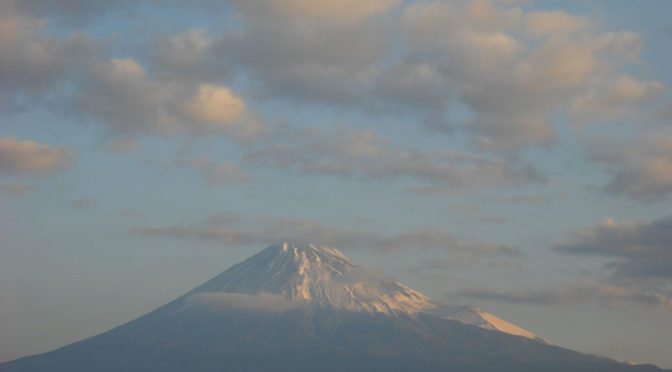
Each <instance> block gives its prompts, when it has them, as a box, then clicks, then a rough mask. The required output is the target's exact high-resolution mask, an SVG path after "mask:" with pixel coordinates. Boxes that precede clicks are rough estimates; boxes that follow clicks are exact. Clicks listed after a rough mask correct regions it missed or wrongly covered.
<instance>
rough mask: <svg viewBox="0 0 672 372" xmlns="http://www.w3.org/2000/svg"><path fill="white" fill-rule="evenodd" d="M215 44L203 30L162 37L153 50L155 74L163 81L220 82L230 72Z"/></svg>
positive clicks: (151, 58)
mask: <svg viewBox="0 0 672 372" xmlns="http://www.w3.org/2000/svg"><path fill="white" fill-rule="evenodd" d="M220 52H221V51H220V50H219V48H218V46H217V44H216V40H215V39H214V38H212V37H210V36H209V35H208V34H207V33H206V32H205V31H204V30H203V29H188V30H184V31H180V32H178V33H176V34H174V35H171V36H160V37H159V38H158V39H157V40H156V41H155V42H154V44H153V45H152V47H151V50H150V61H151V66H152V69H153V71H154V72H155V73H156V75H157V76H159V77H160V78H161V79H163V80H178V81H185V80H186V81H196V82H204V81H218V80H219V79H220V78H222V77H227V76H228V75H229V74H230V73H231V71H230V70H231V69H230V67H229V66H228V64H227V60H226V59H225V58H222V57H221V56H220V55H219V53H220Z"/></svg>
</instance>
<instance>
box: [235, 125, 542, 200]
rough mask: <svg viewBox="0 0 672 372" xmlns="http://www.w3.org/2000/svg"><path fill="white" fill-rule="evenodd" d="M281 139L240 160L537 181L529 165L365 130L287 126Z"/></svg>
mask: <svg viewBox="0 0 672 372" xmlns="http://www.w3.org/2000/svg"><path fill="white" fill-rule="evenodd" d="M286 136H287V139H286V141H284V142H285V143H281V144H271V145H267V146H262V147H259V148H256V149H253V150H251V151H250V152H248V153H247V154H246V155H245V158H244V161H245V162H246V163H248V164H251V165H256V166H269V165H270V166H274V167H278V168H288V169H293V170H296V171H298V172H300V173H304V174H328V175H332V176H338V177H363V178H367V179H374V180H386V179H403V178H407V179H414V180H419V181H423V182H426V183H429V186H440V187H448V186H449V187H474V186H476V187H478V186H506V185H520V184H525V183H532V182H538V181H541V180H542V177H541V176H539V174H538V173H537V172H536V171H535V170H534V169H533V168H531V167H530V166H526V165H523V164H517V163H513V162H510V161H507V160H504V159H501V158H496V157H488V156H484V155H473V154H467V153H460V152H456V151H451V150H447V149H445V150H441V151H438V152H435V153H423V152H419V151H414V150H408V149H403V148H398V147H394V146H392V145H390V144H389V142H387V141H386V140H385V139H383V138H380V137H379V136H377V135H375V134H374V133H372V132H369V131H344V130H341V131H338V130H336V131H325V130H322V129H319V128H316V127H304V128H300V129H297V130H290V131H289V133H288V134H287V135H286Z"/></svg>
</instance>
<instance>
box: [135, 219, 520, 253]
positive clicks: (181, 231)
mask: <svg viewBox="0 0 672 372" xmlns="http://www.w3.org/2000/svg"><path fill="white" fill-rule="evenodd" d="M132 233H134V234H139V235H144V236H151V237H162V238H169V239H199V240H209V241H216V242H221V243H225V244H228V245H231V246H241V245H263V244H268V243H270V242H273V241H277V240H278V239H284V240H298V241H309V242H313V243H316V244H324V245H327V246H332V247H335V248H342V249H371V250H375V251H378V252H383V253H392V252H400V251H406V250H412V249H422V250H433V251H436V252H443V253H446V254H451V255H453V256H454V257H455V258H456V259H459V260H461V261H462V262H466V263H469V262H475V261H478V260H480V259H481V258H483V257H488V256H509V257H515V256H518V255H519V254H520V252H519V250H518V249H517V248H514V247H509V246H507V245H503V244H497V243H493V242H487V241H478V240H464V239H460V238H458V237H457V236H456V235H454V234H451V233H448V232H445V231H442V230H438V229H432V228H415V229H412V230H409V231H406V232H403V233H399V234H395V235H380V234H377V233H374V232H369V231H361V230H353V229H342V228H336V227H330V226H325V225H323V224H321V223H319V222H316V221H312V220H295V219H288V218H268V217H267V218H264V219H262V220H260V221H257V222H256V224H254V226H251V224H250V223H249V222H248V221H247V220H246V219H244V218H242V217H241V216H238V215H231V214H224V215H215V216H213V217H211V218H209V219H208V220H206V221H204V222H202V223H198V224H193V225H185V224H183V225H174V226H168V227H143V228H136V229H134V230H132Z"/></svg>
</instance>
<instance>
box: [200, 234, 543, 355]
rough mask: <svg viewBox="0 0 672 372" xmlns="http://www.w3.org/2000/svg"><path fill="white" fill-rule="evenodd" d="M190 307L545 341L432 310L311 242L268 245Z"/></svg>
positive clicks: (470, 310)
mask: <svg viewBox="0 0 672 372" xmlns="http://www.w3.org/2000/svg"><path fill="white" fill-rule="evenodd" d="M190 303H191V304H200V305H210V306H223V307H228V308H238V309H249V310H266V311H276V310H278V309H280V310H285V309H290V308H295V307H298V306H301V305H302V304H318V305H320V306H328V307H332V308H337V309H345V310H353V311H364V312H369V313H384V314H390V313H407V314H415V313H418V312H427V313H432V314H436V315H440V316H442V317H444V318H446V319H449V320H456V321H459V322H462V323H465V324H469V325H474V326H477V327H480V328H484V329H489V330H494V331H499V332H504V333H509V334H512V335H516V336H523V337H527V338H529V339H533V340H537V341H541V342H544V343H548V342H547V341H546V340H544V339H543V338H541V337H539V336H537V335H535V334H534V333H532V332H529V331H527V330H525V329H523V328H521V327H518V326H517V325H515V324H512V323H509V322H507V321H505V320H503V319H500V318H498V317H496V316H494V315H492V314H490V313H487V312H485V311H483V310H481V309H479V308H477V307H467V306H460V307H445V306H441V307H437V305H436V304H435V303H434V302H433V301H432V300H431V299H430V298H429V297H427V296H425V295H423V294H422V293H420V292H417V291H415V290H413V289H411V288H408V287H406V286H405V285H403V284H401V283H399V282H397V281H394V280H392V279H391V278H390V277H388V276H386V275H384V274H382V273H379V272H375V271H373V270H368V269H365V268H363V267H361V266H359V265H357V264H356V263H354V262H352V261H351V260H350V259H349V258H347V257H346V256H345V255H344V254H343V253H342V252H341V251H339V250H337V249H333V248H329V247H326V246H321V245H314V244H298V243H295V242H282V243H280V244H276V245H271V246H270V247H268V248H266V249H265V250H263V251H261V252H259V253H258V254H256V255H254V256H252V257H250V258H249V259H247V260H245V261H243V262H241V263H239V264H237V265H234V266H233V267H231V268H230V269H228V270H226V271H225V272H223V273H221V274H220V275H218V276H216V277H215V278H213V279H212V280H210V281H209V282H207V283H205V284H203V285H202V286H200V287H198V288H196V289H195V290H194V291H192V292H191V301H190Z"/></svg>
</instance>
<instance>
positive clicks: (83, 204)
mask: <svg viewBox="0 0 672 372" xmlns="http://www.w3.org/2000/svg"><path fill="white" fill-rule="evenodd" d="M69 205H70V207H71V208H74V209H79V210H87V209H95V208H98V200H96V199H90V198H83V199H77V200H73V201H71V202H70V203H69Z"/></svg>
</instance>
